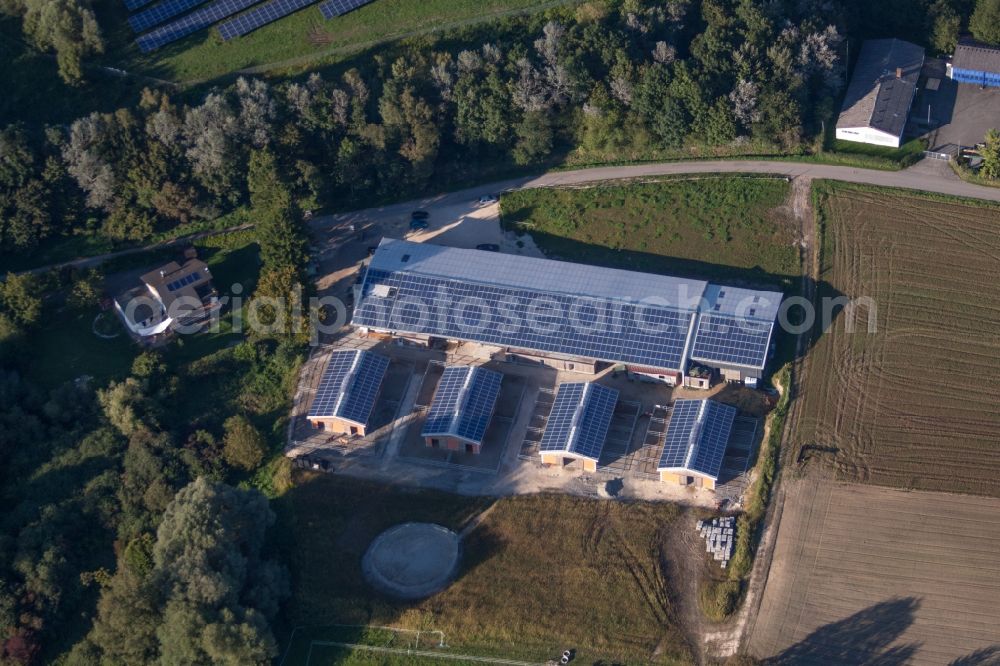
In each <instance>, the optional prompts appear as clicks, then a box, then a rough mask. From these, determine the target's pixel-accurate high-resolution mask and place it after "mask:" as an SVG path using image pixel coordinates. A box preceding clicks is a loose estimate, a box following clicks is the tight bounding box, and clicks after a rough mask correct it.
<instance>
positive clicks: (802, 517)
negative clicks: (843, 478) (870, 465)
mask: <svg viewBox="0 0 1000 666" xmlns="http://www.w3.org/2000/svg"><path fill="white" fill-rule="evenodd" d="M784 489H785V492H786V493H787V497H786V502H785V506H784V514H783V516H782V519H781V524H780V526H779V528H778V539H777V547H776V549H775V552H774V558H773V561H772V563H771V570H770V574H769V576H768V582H767V587H766V589H765V593H764V598H763V601H762V603H761V608H760V613H759V615H758V617H757V620H756V624H755V626H754V627H753V629H752V632H751V634H750V641H749V648H750V650H749V651H750V652H751V653H752V654H755V655H756V656H758V657H762V658H770V659H771V660H773V663H778V664H796V665H803V664H804V665H809V664H824V665H826V664H872V663H879V664H903V663H906V664H918V665H919V664H949V663H962V664H966V663H968V664H992V663H996V662H995V661H993V659H998V658H1000V606H998V605H997V603H996V600H997V598H998V596H1000V558H998V557H997V552H998V549H1000V499H993V498H985V497H970V496H965V495H951V494H946V493H932V492H908V491H903V490H892V489H888V488H877V487H872V486H862V485H848V484H837V483H831V482H818V481H817V480H815V479H808V480H806V479H802V480H795V481H792V480H790V479H789V480H786V481H785V483H784Z"/></svg>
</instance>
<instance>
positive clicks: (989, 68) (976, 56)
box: [947, 39, 1000, 88]
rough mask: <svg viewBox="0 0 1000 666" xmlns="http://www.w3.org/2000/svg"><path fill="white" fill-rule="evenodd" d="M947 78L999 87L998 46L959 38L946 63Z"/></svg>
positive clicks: (999, 47)
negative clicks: (950, 57) (952, 53)
mask: <svg viewBox="0 0 1000 666" xmlns="http://www.w3.org/2000/svg"><path fill="white" fill-rule="evenodd" d="M947 72H948V78H949V79H953V80H955V81H958V82H959V83H971V84H975V85H977V86H983V87H994V88H995V87H1000V46H990V45H989V44H982V43H980V42H976V41H973V40H971V39H962V40H959V42H958V46H956V47H955V55H954V57H953V58H952V59H951V62H949V63H948V65H947Z"/></svg>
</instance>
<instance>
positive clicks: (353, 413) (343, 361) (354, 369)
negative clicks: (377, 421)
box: [306, 349, 389, 437]
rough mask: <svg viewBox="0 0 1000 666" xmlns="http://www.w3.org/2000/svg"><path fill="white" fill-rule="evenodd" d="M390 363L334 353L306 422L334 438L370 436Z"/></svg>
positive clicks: (366, 354)
mask: <svg viewBox="0 0 1000 666" xmlns="http://www.w3.org/2000/svg"><path fill="white" fill-rule="evenodd" d="M388 368H389V359H387V358H386V357H384V356H380V355H379V354H375V353H373V352H369V351H362V350H359V349H352V350H344V351H335V352H333V353H332V354H331V355H330V360H329V361H328V362H327V364H326V368H325V369H324V370H323V378H322V379H321V380H320V384H319V388H318V389H317V390H316V397H315V398H313V402H312V405H311V406H310V408H309V413H308V415H307V417H306V418H307V420H308V421H309V423H310V424H311V425H312V426H313V427H314V428H318V429H320V430H325V431H328V432H330V433H331V434H334V435H338V434H344V435H356V436H360V437H364V436H365V435H366V434H368V426H369V421H370V419H371V415H372V410H373V409H374V407H375V401H376V400H377V399H378V395H379V391H380V390H381V388H382V381H383V379H384V378H385V373H386V370H387V369H388Z"/></svg>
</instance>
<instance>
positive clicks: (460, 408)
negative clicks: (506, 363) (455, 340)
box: [420, 366, 503, 444]
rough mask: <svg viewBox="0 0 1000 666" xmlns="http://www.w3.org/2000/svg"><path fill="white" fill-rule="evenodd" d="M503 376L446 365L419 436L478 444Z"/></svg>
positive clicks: (481, 439) (483, 370) (490, 415)
mask: <svg viewBox="0 0 1000 666" xmlns="http://www.w3.org/2000/svg"><path fill="white" fill-rule="evenodd" d="M502 381H503V375H501V374H500V373H499V372H494V371H493V370H487V369H486V368H482V367H470V366H448V367H447V368H445V369H444V374H442V375H441V380H440V381H439V382H438V387H437V392H436V393H435V394H434V401H433V402H432V403H431V408H430V411H429V412H428V413H427V420H426V421H425V422H424V427H423V430H422V431H421V433H420V434H421V436H422V437H458V438H461V439H464V440H466V441H469V442H472V443H474V444H482V442H483V437H484V436H485V435H486V429H487V428H488V427H489V424H490V420H491V419H492V418H493V410H494V409H495V408H496V402H497V398H498V397H499V395H500V385H501V383H502Z"/></svg>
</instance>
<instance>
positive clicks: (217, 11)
mask: <svg viewBox="0 0 1000 666" xmlns="http://www.w3.org/2000/svg"><path fill="white" fill-rule="evenodd" d="M192 1H193V0H192ZM257 1H258V0H215V2H212V3H210V4H208V5H205V6H204V7H202V8H201V9H197V10H195V11H193V12H191V13H190V14H188V15H187V16H184V17H182V18H180V19H178V20H176V21H174V22H173V23H168V24H167V25H163V26H160V27H159V28H156V29H155V30H153V31H151V32H148V33H146V34H145V35H142V36H141V37H139V38H138V39H136V40H135V43H136V44H138V45H139V49H140V50H141V51H142V52H143V53H148V52H150V51H154V50H156V49H158V48H160V47H161V46H163V45H164V44H169V43H170V42H173V41H176V40H178V39H181V38H183V37H187V36H188V35H190V34H192V33H195V32H198V31H199V30H202V29H204V28H208V27H209V26H211V25H212V24H213V23H216V22H218V21H221V20H222V19H224V18H228V17H230V16H232V15H233V14H235V13H237V12H241V11H243V10H244V9H246V8H248V7H251V6H253V5H255V4H257Z"/></svg>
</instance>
